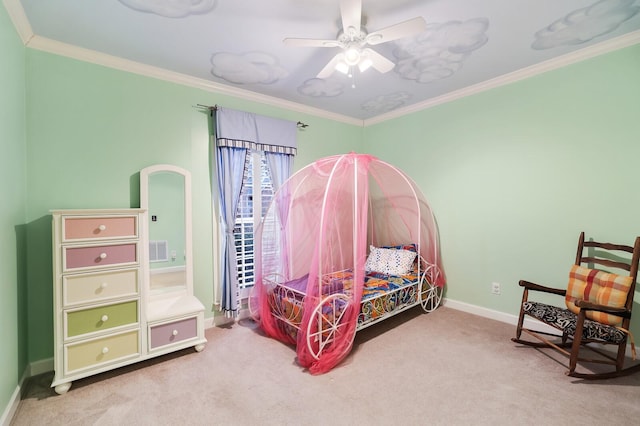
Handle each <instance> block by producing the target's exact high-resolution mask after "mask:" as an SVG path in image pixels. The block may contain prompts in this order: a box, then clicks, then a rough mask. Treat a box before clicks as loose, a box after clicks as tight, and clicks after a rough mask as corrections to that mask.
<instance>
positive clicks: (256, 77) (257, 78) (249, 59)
mask: <svg viewBox="0 0 640 426" xmlns="http://www.w3.org/2000/svg"><path fill="white" fill-rule="evenodd" d="M211 65H213V68H212V69H211V74H213V75H214V76H216V77H220V78H222V79H224V80H227V81H228V82H230V83H234V84H273V83H275V82H277V81H279V80H280V79H282V78H284V77H286V76H287V75H288V74H289V73H288V72H287V71H286V70H285V69H284V68H282V67H281V66H280V65H279V63H278V60H277V59H276V58H274V57H273V56H271V55H269V54H268V53H264V52H249V53H244V54H240V55H236V54H233V53H226V52H222V53H216V54H214V55H213V56H212V57H211Z"/></svg>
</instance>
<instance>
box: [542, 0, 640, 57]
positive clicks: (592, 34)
mask: <svg viewBox="0 0 640 426" xmlns="http://www.w3.org/2000/svg"><path fill="white" fill-rule="evenodd" d="M633 3H634V0H600V1H599V2H597V3H594V4H592V5H591V6H589V7H585V8H582V9H578V10H574V11H573V12H571V13H569V14H568V15H567V16H565V17H563V18H560V19H558V20H557V21H555V22H554V23H552V24H551V25H549V26H548V27H546V28H543V29H541V30H540V31H538V32H537V33H536V34H535V38H536V40H535V41H534V42H533V44H532V45H531V47H532V48H533V49H536V50H542V49H550V48H552V47H557V46H570V45H575V44H580V43H585V42H587V41H590V40H592V39H594V38H596V37H599V36H601V35H604V34H607V33H609V32H611V31H613V30H615V29H616V28H618V26H620V24H622V23H623V22H624V21H626V20H628V19H630V18H632V17H633V16H635V15H636V14H637V13H638V11H640V7H638V6H634V4H633Z"/></svg>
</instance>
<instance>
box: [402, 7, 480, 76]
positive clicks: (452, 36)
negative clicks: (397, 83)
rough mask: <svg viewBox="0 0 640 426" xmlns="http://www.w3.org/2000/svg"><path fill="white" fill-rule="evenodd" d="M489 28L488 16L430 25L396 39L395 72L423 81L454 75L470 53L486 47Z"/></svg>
mask: <svg viewBox="0 0 640 426" xmlns="http://www.w3.org/2000/svg"><path fill="white" fill-rule="evenodd" d="M488 28H489V20H488V19H486V18H476V19H471V20H468V21H465V22H460V21H450V22H446V23H444V24H430V25H428V26H427V29H426V30H425V31H424V32H423V33H422V34H420V35H418V36H417V37H414V38H413V39H403V40H400V41H398V42H396V48H395V49H394V51H393V54H394V56H395V57H396V58H397V63H396V67H395V71H396V72H397V73H398V74H400V76H401V77H402V78H405V79H407V80H415V81H416V82H418V83H423V84H427V83H431V82H434V81H437V80H441V79H443V78H447V77H451V76H452V75H453V74H455V73H456V72H457V71H458V70H459V69H460V68H462V63H463V62H464V60H465V59H466V58H467V57H468V56H469V55H470V54H471V52H473V51H474V50H476V49H479V48H480V47H482V46H484V44H485V43H486V42H487V40H488V37H487V34H486V33H487V29H488Z"/></svg>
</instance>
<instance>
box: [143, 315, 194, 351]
mask: <svg viewBox="0 0 640 426" xmlns="http://www.w3.org/2000/svg"><path fill="white" fill-rule="evenodd" d="M196 325H197V318H195V317H194V318H187V319H183V320H179V321H173V322H170V323H165V324H160V325H155V326H152V327H151V328H150V332H149V339H150V349H156V348H159V347H161V346H166V345H171V344H174V343H177V342H181V341H183V340H188V339H193V338H194V337H196V336H197V335H198V330H197V327H196Z"/></svg>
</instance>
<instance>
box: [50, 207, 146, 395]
mask: <svg viewBox="0 0 640 426" xmlns="http://www.w3.org/2000/svg"><path fill="white" fill-rule="evenodd" d="M142 213H143V212H142V210H139V209H124V210H115V209H112V210H54V211H52V215H53V276H54V343H55V351H54V359H55V377H54V379H53V383H52V386H54V387H55V390H56V392H57V393H64V392H66V391H67V390H68V389H69V387H70V386H71V382H72V381H73V380H76V379H79V378H82V377H86V376H89V375H93V374H96V373H99V372H102V371H106V370H109V369H112V368H116V367H119V366H122V365H126V364H130V363H132V362H137V361H139V360H140V359H141V357H142V356H143V353H144V351H143V346H142V341H143V340H142V338H143V334H144V327H142V326H141V324H142V323H143V320H142V318H143V314H142V310H143V302H142V298H141V288H142V277H143V274H142V272H141V257H142V248H141V235H140V229H141V222H142V220H141V217H142Z"/></svg>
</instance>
